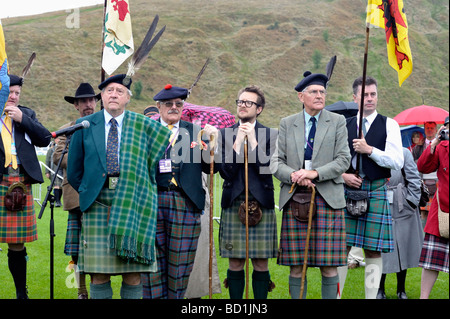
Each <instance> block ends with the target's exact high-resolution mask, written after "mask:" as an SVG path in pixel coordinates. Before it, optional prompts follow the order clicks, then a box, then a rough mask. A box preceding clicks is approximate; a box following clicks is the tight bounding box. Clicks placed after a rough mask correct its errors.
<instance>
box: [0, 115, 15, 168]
mask: <svg viewBox="0 0 450 319" xmlns="http://www.w3.org/2000/svg"><path fill="white" fill-rule="evenodd" d="M3 124H4V127H3V129H2V134H1V135H2V141H3V147H4V149H5V167H8V166H9V164H12V167H13V168H14V169H17V157H16V155H15V154H12V150H11V144H12V142H13V137H12V121H11V118H10V117H9V116H8V115H6V117H5V121H4V122H3Z"/></svg>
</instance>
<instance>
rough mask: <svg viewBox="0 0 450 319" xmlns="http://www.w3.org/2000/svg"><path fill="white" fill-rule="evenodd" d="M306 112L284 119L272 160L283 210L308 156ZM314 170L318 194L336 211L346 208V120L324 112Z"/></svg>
mask: <svg viewBox="0 0 450 319" xmlns="http://www.w3.org/2000/svg"><path fill="white" fill-rule="evenodd" d="M303 112H304V111H302V112H300V113H298V114H294V115H291V116H288V117H286V118H283V119H282V120H281V122H280V130H279V132H278V142H277V147H276V150H275V153H274V155H273V156H272V159H271V163H270V169H271V171H272V173H273V174H274V176H275V177H276V178H277V179H279V180H280V181H281V189H280V209H282V208H283V207H284V206H285V205H286V203H288V201H289V199H290V198H291V197H292V195H293V193H292V194H289V190H290V188H291V185H292V182H291V178H290V175H291V173H292V172H294V171H297V170H299V169H301V168H302V167H303V164H304V153H305V148H304V145H305V123H304V122H305V121H304V113H303ZM311 163H312V169H314V170H316V171H317V172H318V174H319V176H318V178H317V179H316V180H314V181H313V182H314V184H315V185H316V190H317V192H318V193H319V194H320V195H321V196H322V197H323V199H324V200H325V201H326V202H327V204H328V205H329V206H331V208H333V209H340V208H344V207H345V196H344V180H343V178H342V176H341V175H342V173H345V171H346V170H347V169H348V167H349V165H350V150H349V147H348V142H347V127H346V120H345V118H344V116H342V115H339V114H335V113H332V112H329V111H327V110H322V112H321V114H320V117H319V120H318V122H317V129H316V135H315V138H314V149H313V154H312V159H311Z"/></svg>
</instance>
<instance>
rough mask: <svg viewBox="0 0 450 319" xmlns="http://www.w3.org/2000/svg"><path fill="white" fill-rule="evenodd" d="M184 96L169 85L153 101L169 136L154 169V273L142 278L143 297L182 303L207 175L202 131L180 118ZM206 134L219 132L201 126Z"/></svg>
mask: <svg viewBox="0 0 450 319" xmlns="http://www.w3.org/2000/svg"><path fill="white" fill-rule="evenodd" d="M187 96H188V90H187V89H185V88H181V87H176V86H172V85H171V84H168V85H166V86H165V87H164V89H162V90H161V91H160V92H159V93H158V94H156V95H155V96H154V98H153V99H154V100H155V101H156V106H157V107H158V110H159V114H160V118H159V122H160V123H161V124H162V125H163V126H166V127H167V128H168V129H169V130H171V132H172V135H171V137H170V139H169V142H168V144H167V145H166V147H165V152H164V156H163V158H162V159H161V160H159V163H158V167H156V183H157V185H158V218H157V228H156V250H157V263H158V270H157V272H155V273H146V274H142V280H143V288H144V290H143V293H144V298H148V299H183V297H184V294H185V292H186V288H187V284H188V281H189V275H190V273H191V271H192V268H193V264H194V259H195V252H196V250H197V243H198V237H199V236H200V231H201V228H200V217H201V213H202V210H203V209H204V206H205V190H204V189H203V186H202V172H204V173H207V174H209V173H210V162H209V161H210V152H209V146H208V142H207V141H206V142H205V145H207V146H208V149H207V151H206V150H204V151H202V150H200V147H199V146H200V145H202V144H203V143H202V141H198V135H199V132H200V130H201V127H200V126H198V125H194V124H192V123H190V122H186V121H182V120H181V115H182V112H183V106H184V100H185V99H186V98H187ZM211 135H213V139H214V140H217V135H218V130H217V129H216V128H215V127H214V126H211V125H208V124H206V125H205V127H204V128H203V136H205V139H206V137H207V138H208V139H209V138H210V136H211ZM216 162H217V163H219V162H218V161H215V163H216ZM215 171H217V169H215Z"/></svg>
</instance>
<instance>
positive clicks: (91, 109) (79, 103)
mask: <svg viewBox="0 0 450 319" xmlns="http://www.w3.org/2000/svg"><path fill="white" fill-rule="evenodd" d="M100 98H101V96H100V93H98V94H95V92H94V88H93V87H92V86H91V85H90V84H89V83H80V85H79V86H78V88H77V90H76V91H75V96H64V100H66V102H68V103H70V104H72V105H73V106H74V108H75V109H76V110H77V111H78V113H79V115H80V118H81V117H84V116H88V115H91V114H93V113H95V111H96V110H95V108H96V104H97V101H98V100H100ZM72 125H75V121H72V122H70V123H67V124H65V125H63V126H61V127H60V128H59V129H64V128H67V127H70V126H72ZM66 140H67V138H66V136H65V135H61V136H59V141H58V143H57V145H56V148H55V151H54V153H53V162H54V164H55V165H58V163H59V160H60V158H61V155H62V152H63V151H64V147H65V145H66ZM69 146H70V144H69V145H68V146H67V147H69ZM61 168H62V169H63V172H64V180H63V183H62V191H63V202H64V207H63V208H64V210H65V211H68V212H69V214H68V220H67V232H66V242H65V245H64V253H65V254H66V255H67V256H71V257H72V260H71V264H72V265H73V267H75V272H76V273H78V271H77V267H78V266H77V264H78V254H79V246H80V231H81V215H82V212H81V210H80V203H79V198H78V192H77V191H75V190H74V189H73V187H72V186H70V184H69V182H68V181H67V155H64V158H63V160H62V161H61ZM78 274H79V273H78ZM85 277H86V276H85V274H79V277H78V276H77V277H76V278H77V284H78V285H77V286H78V299H87V297H88V292H87V289H86V279H85Z"/></svg>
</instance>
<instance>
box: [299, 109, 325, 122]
mask: <svg viewBox="0 0 450 319" xmlns="http://www.w3.org/2000/svg"><path fill="white" fill-rule="evenodd" d="M303 113H304V114H305V123H309V120H310V119H311V118H312V117H314V118H315V119H316V123H318V122H319V117H320V114H322V111H320V112H319V113H317V115H315V116H311V115H309V114H308V112H306V111H304V112H303Z"/></svg>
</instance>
